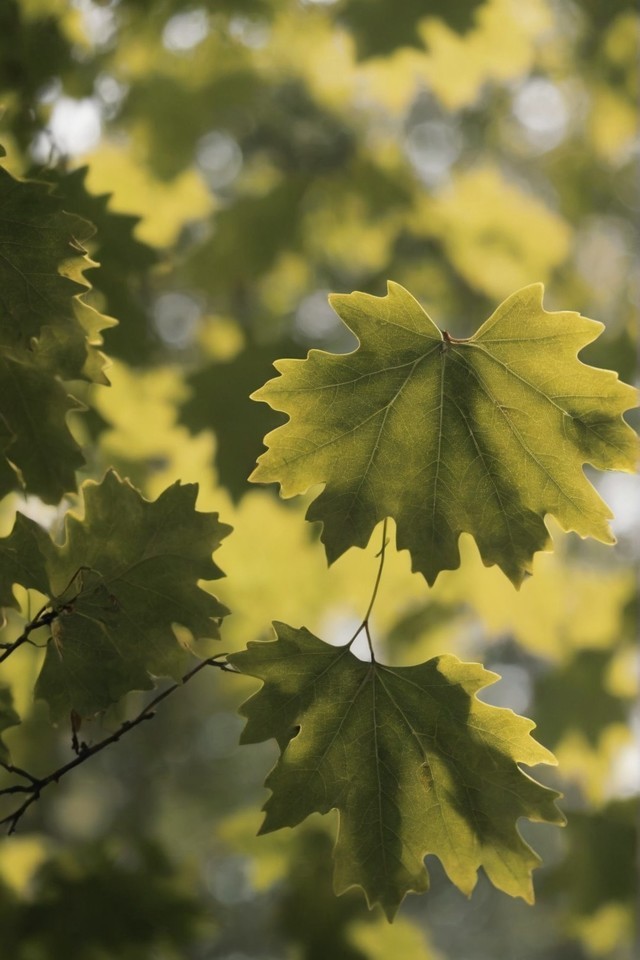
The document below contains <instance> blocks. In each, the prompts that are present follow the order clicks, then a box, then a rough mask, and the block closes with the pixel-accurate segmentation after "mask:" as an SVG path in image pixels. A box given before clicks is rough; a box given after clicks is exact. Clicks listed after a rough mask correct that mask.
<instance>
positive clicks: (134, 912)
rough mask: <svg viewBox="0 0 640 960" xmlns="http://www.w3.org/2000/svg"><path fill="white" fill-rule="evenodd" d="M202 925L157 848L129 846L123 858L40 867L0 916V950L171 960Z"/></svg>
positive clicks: (101, 854) (74, 857) (85, 853)
mask: <svg viewBox="0 0 640 960" xmlns="http://www.w3.org/2000/svg"><path fill="white" fill-rule="evenodd" d="M203 920H204V913H203V910H202V906H201V905H200V904H199V903H198V901H197V900H196V899H195V897H194V895H193V893H192V892H190V891H189V890H188V889H187V888H186V884H185V883H184V881H183V880H182V879H181V878H180V877H179V876H177V875H176V872H175V871H174V870H173V869H172V867H171V865H170V863H169V862H168V861H167V859H166V857H165V855H164V854H163V853H162V852H161V850H160V849H159V847H158V846H157V844H150V843H144V842H141V841H140V840H139V839H137V840H136V841H135V843H133V844H128V849H127V852H126V855H123V854H120V855H117V854H114V853H113V852H108V851H107V850H105V849H101V848H99V847H97V846H93V847H92V846H89V847H85V848H80V849H77V848H75V849H74V848H71V849H70V850H67V851H66V852H62V853H60V854H58V855H57V856H55V857H52V858H51V859H50V860H48V861H46V862H45V863H44V864H43V865H42V866H41V867H40V869H39V870H38V871H37V872H36V874H35V876H34V877H33V879H32V883H31V890H30V896H29V897H28V898H26V899H24V900H20V901H16V902H14V903H13V904H12V910H11V914H10V918H9V917H7V918H5V917H4V916H3V921H6V922H3V944H4V947H5V949H6V950H8V951H9V952H10V955H11V956H12V957H14V958H15V960H29V958H32V957H33V958H35V957H45V956H46V957H52V958H53V957H66V958H67V960H97V958H102V957H107V956H112V957H113V956H117V957H119V958H121V960H140V958H142V957H151V956H153V955H156V954H157V955H159V953H160V952H161V953H162V956H163V957H164V956H166V957H168V958H171V960H173V958H174V957H175V958H177V957H182V956H184V950H185V949H187V947H188V945H189V944H191V943H193V942H194V941H196V940H197V939H198V927H199V926H200V925H201V924H202V922H203ZM174 947H175V948H178V952H176V953H174V950H173V948H174ZM169 951H170V952H169Z"/></svg>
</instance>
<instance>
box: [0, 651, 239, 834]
mask: <svg viewBox="0 0 640 960" xmlns="http://www.w3.org/2000/svg"><path fill="white" fill-rule="evenodd" d="M225 656H226V654H224V653H219V654H217V655H216V656H215V657H209V658H208V659H207V660H201V661H200V662H199V663H197V664H196V666H195V667H193V668H192V669H191V670H189V671H188V673H185V675H184V676H183V677H182V678H181V679H180V680H178V681H177V682H176V683H174V684H172V685H171V686H170V687H167V689H166V690H163V691H162V692H161V693H159V694H158V695H157V696H156V697H154V698H153V700H151V701H150V702H149V703H148V704H147V705H146V707H144V709H142V710H141V711H140V713H139V714H137V716H135V717H133V719H132V720H125V721H124V722H123V723H122V724H121V725H120V726H119V727H118V729H117V730H116V731H115V732H114V733H112V734H110V735H109V736H108V737H105V738H104V739H103V740H99V741H98V742H97V743H94V744H93V745H92V746H87V745H86V744H84V743H83V744H80V752H79V753H78V756H76V757H74V758H73V760H70V761H69V762H68V763H65V764H64V765H63V766H61V767H58V769H57V770H54V771H53V773H50V774H48V776H46V777H42V778H38V777H34V776H32V775H31V774H30V773H27V771H26V770H22V769H21V768H20V767H15V766H13V765H12V764H8V763H2V764H0V765H1V766H2V767H4V769H5V770H7V771H8V772H9V773H14V774H16V775H17V776H20V777H22V778H23V779H24V780H26V781H27V783H24V784H14V785H13V786H11V787H5V788H4V789H2V790H0V797H2V796H8V795H9V794H15V793H24V794H27V797H26V799H25V800H24V801H23V802H22V804H21V805H20V806H19V807H18V808H17V809H16V810H14V811H13V813H10V814H8V815H7V816H6V817H4V818H3V819H1V820H0V826H4V825H5V824H7V825H8V827H9V831H8V832H9V833H10V834H11V833H14V831H15V829H16V827H17V825H18V822H19V821H20V819H21V818H22V817H23V815H24V814H25V813H26V811H27V810H28V809H29V807H30V806H31V804H33V803H35V802H36V800H38V799H39V798H40V794H41V793H42V791H43V790H44V789H45V788H46V787H48V786H49V785H50V784H52V783H59V782H60V780H62V778H63V777H65V776H66V775H67V774H68V773H70V772H71V771H72V770H74V769H75V768H76V767H79V766H80V764H82V763H85V762H86V761H87V760H88V759H89V758H90V757H93V756H95V754H96V753H100V752H101V751H102V750H104V749H105V747H108V746H110V745H111V744H112V743H116V742H117V741H118V740H119V739H120V738H121V737H122V736H124V734H125V733H128V732H129V731H130V730H133V729H134V728H135V727H137V726H138V725H139V724H141V723H143V722H144V721H145V720H151V719H152V718H153V717H154V716H155V708H156V707H157V706H158V704H159V703H161V702H162V701H163V700H166V698H167V697H168V696H170V695H171V694H172V693H174V692H175V691H176V690H178V689H179V688H180V687H183V686H184V685H185V683H188V682H189V681H190V680H191V679H193V677H195V676H196V674H198V673H200V671H201V670H203V669H204V668H205V667H218V668H219V669H220V670H225V671H226V672H227V673H238V671H237V670H236V669H235V667H232V666H231V664H229V663H227V662H226V660H221V659H220V658H221V657H225Z"/></svg>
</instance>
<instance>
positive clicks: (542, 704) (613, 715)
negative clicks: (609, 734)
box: [534, 650, 630, 747]
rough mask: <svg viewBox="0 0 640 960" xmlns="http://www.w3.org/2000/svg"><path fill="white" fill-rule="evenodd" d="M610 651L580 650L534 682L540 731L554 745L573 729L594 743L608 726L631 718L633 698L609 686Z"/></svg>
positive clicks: (536, 714) (545, 740) (543, 738)
mask: <svg viewBox="0 0 640 960" xmlns="http://www.w3.org/2000/svg"><path fill="white" fill-rule="evenodd" d="M610 664H611V654H610V652H609V651H601V650H581V651H579V652H578V653H577V654H576V656H575V657H574V658H573V660H569V661H568V662H567V663H565V664H563V665H562V666H561V667H558V668H557V669H555V670H551V671H548V672H547V673H545V674H543V675H542V676H541V677H539V678H538V680H537V681H536V684H535V700H534V703H535V713H534V716H535V719H536V724H537V727H538V734H539V736H540V738H541V739H542V740H544V742H545V743H548V744H549V745H550V746H551V747H555V746H556V745H557V744H558V743H559V742H560V740H561V739H562V737H563V736H564V735H565V733H567V732H568V731H570V730H576V729H577V730H580V731H581V732H582V734H583V735H584V736H585V737H586V738H587V740H588V741H589V743H590V744H591V745H592V746H595V745H596V744H597V742H598V740H599V738H600V735H601V734H602V732H603V730H604V728H605V727H607V726H609V725H610V724H615V723H619V724H624V723H626V722H627V720H628V714H629V707H630V701H629V699H625V698H621V697H619V696H615V695H614V694H612V693H611V692H610V691H609V690H608V688H607V671H608V668H609V667H610Z"/></svg>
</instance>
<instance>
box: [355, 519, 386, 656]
mask: <svg viewBox="0 0 640 960" xmlns="http://www.w3.org/2000/svg"><path fill="white" fill-rule="evenodd" d="M387 524H388V519H387V517H385V518H384V520H383V523H382V546H381V547H380V550H379V552H378V553H377V554H376V556H377V557H380V563H379V564H378V572H377V574H376V579H375V583H374V584H373V591H372V593H371V599H370V600H369V606H368V607H367V612H366V613H365V615H364V617H363V620H362V623H361V624H360V626H359V627H358V629H357V630H356V632H355V633H354V635H353V636H352V637H351V639H350V640H349V642H348V643H347V644H346V646H347V649H348V648H349V647H351V644H352V643H353V642H354V640H355V639H356V638H357V637H359V636H360V634H361V633H362V631H363V630H364V632H365V635H366V637H367V643H368V644H369V652H370V653H371V662H372V663H375V662H376V658H375V654H374V652H373V642H372V640H371V633H370V632H369V617H370V616H371V611H372V610H373V605H374V604H375V602H376V597H377V596H378V589H379V587H380V581H381V579H382V571H383V569H384V556H385V551H386V549H387V544H388V542H389V541H388V539H387Z"/></svg>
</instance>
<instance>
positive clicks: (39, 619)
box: [0, 606, 59, 663]
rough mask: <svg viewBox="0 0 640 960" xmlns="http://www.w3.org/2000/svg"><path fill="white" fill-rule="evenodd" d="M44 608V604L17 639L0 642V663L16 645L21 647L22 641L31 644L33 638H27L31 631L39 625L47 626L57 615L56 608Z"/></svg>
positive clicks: (14, 649)
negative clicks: (0, 651) (9, 641)
mask: <svg viewBox="0 0 640 960" xmlns="http://www.w3.org/2000/svg"><path fill="white" fill-rule="evenodd" d="M46 609H47V607H46V606H45V607H43V608H42V609H41V610H40V612H39V613H38V614H37V616H35V617H34V618H33V620H31V621H30V622H29V623H28V624H27V625H26V627H25V628H24V632H23V633H22V634H21V635H20V636H19V637H18V639H17V640H14V641H13V642H12V643H0V650H2V653H0V663H2V662H3V660H6V659H7V657H10V656H11V654H12V653H15V651H16V650H17V649H18V647H21V646H22V644H23V643H31V644H33V640H30V639H29V638H30V635H31V634H32V633H33V631H34V630H38V629H39V628H40V627H47V626H49V625H50V624H51V623H53V621H54V620H55V619H56V618H57V617H58V616H59V611H58V610H49V611H48V612H47V613H45V612H44V611H45V610H46ZM34 646H38V644H34Z"/></svg>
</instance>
